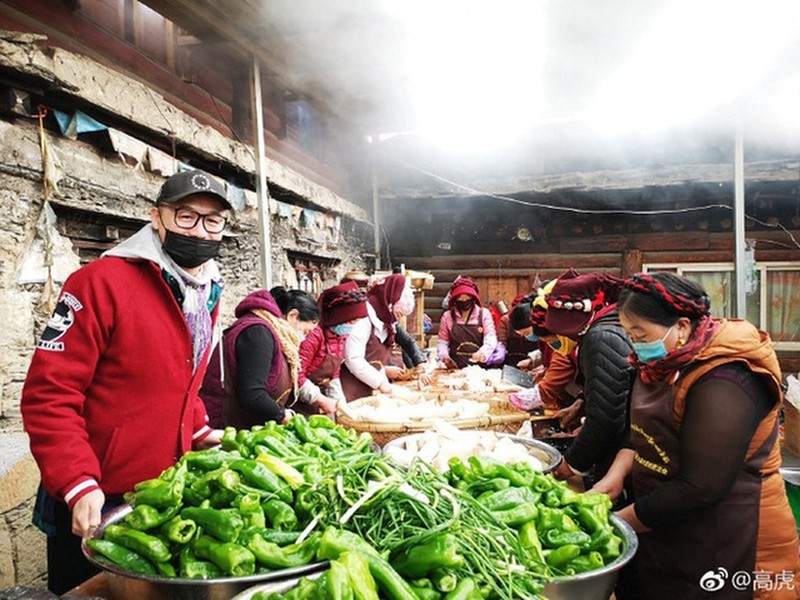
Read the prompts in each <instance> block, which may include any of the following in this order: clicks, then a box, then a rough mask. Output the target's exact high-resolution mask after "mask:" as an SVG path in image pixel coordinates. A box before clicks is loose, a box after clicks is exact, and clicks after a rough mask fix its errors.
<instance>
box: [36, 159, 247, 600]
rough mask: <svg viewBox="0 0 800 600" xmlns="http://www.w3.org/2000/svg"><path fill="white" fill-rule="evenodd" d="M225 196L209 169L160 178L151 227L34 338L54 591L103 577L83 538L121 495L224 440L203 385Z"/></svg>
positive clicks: (72, 292) (43, 505) (42, 499)
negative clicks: (212, 424)
mask: <svg viewBox="0 0 800 600" xmlns="http://www.w3.org/2000/svg"><path fill="white" fill-rule="evenodd" d="M230 209H231V205H230V203H229V202H228V200H227V198H226V191H225V187H224V186H223V185H222V184H220V183H219V182H217V181H215V180H214V179H212V178H211V177H209V176H208V175H206V174H205V173H203V172H201V171H188V172H182V173H178V174H176V175H173V176H172V177H170V178H169V179H167V180H166V181H165V182H164V185H163V186H162V187H161V190H160V192H159V195H158V198H157V200H156V205H155V206H154V207H153V208H152V209H151V214H150V218H151V222H150V223H149V224H147V225H146V226H145V227H143V228H142V229H141V230H140V231H139V232H137V233H136V234H134V235H133V236H131V237H130V238H129V239H128V240H126V241H124V242H122V243H121V244H119V245H118V246H117V247H116V248H114V249H112V250H110V251H108V252H106V253H105V254H104V255H103V257H102V258H100V259H99V260H97V261H94V262H92V263H90V264H88V265H86V266H84V267H82V268H81V269H79V270H77V271H76V272H75V273H73V274H72V275H71V276H70V277H69V278H68V279H67V281H66V282H65V283H64V287H63V289H62V290H61V295H60V296H59V300H58V306H57V307H56V309H55V311H54V313H53V316H52V317H51V318H50V321H49V322H48V324H47V327H46V328H45V330H44V332H43V334H42V336H41V338H40V339H39V341H38V343H37V348H36V351H35V352H34V355H33V360H32V361H31V365H30V369H29V371H28V375H27V378H26V380H25V385H24V388H23V391H22V401H21V409H22V418H23V423H24V426H25V430H26V431H27V432H28V435H29V436H30V446H31V452H32V453H33V456H34V458H35V459H36V462H37V464H38V466H39V470H40V471H41V476H42V485H41V486H40V490H39V494H38V496H37V503H36V508H35V509H34V522H35V523H36V524H37V525H38V526H39V528H40V529H42V530H43V531H44V532H45V533H47V535H48V540H47V558H48V588H49V589H50V590H51V591H52V592H54V593H57V594H63V593H64V592H66V591H68V590H69V589H71V588H72V587H74V586H75V585H77V584H79V583H80V582H82V581H84V580H85V579H87V578H88V577H90V576H91V575H93V574H94V573H95V572H96V569H94V567H93V566H92V565H91V564H90V563H89V562H88V561H86V559H85V558H84V557H83V555H82V554H81V550H80V541H81V538H83V537H87V536H89V535H90V534H91V533H92V531H93V530H94V529H95V528H96V527H97V525H98V524H99V523H100V520H101V515H102V513H103V511H104V510H108V509H109V508H111V507H113V506H116V505H119V504H121V503H122V494H123V493H124V492H126V491H129V490H131V489H132V488H133V486H134V484H136V483H137V482H139V481H142V480H145V479H149V478H153V477H157V476H158V475H159V473H160V472H161V471H162V470H164V469H166V468H167V467H169V466H170V465H172V464H174V463H175V461H177V459H178V458H179V457H180V456H181V454H183V453H184V452H186V451H188V450H189V449H191V448H192V447H195V448H204V447H209V446H212V445H215V444H217V443H219V439H220V436H221V432H220V431H218V430H217V431H215V430H212V429H211V428H209V427H208V425H207V423H206V421H207V417H206V411H205V407H204V406H203V402H202V401H201V400H200V399H199V397H198V388H199V387H200V384H201V382H202V381H203V374H204V372H205V366H206V362H207V356H208V353H209V349H210V346H211V343H210V342H211V338H212V332H213V329H214V324H215V322H216V318H217V313H218V300H219V295H220V292H221V291H222V278H221V277H220V273H219V270H218V268H217V265H216V263H215V262H214V260H213V259H214V257H215V256H216V254H217V250H218V248H219V244H220V241H221V240H222V232H223V230H224V228H225V225H226V221H227V218H228V211H229V210H230Z"/></svg>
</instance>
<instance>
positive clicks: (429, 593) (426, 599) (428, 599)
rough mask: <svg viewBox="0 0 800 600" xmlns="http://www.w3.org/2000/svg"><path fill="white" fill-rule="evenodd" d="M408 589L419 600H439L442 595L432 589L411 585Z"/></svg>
mask: <svg viewBox="0 0 800 600" xmlns="http://www.w3.org/2000/svg"><path fill="white" fill-rule="evenodd" d="M410 587H411V591H412V592H414V595H415V596H416V597H417V598H419V600H441V597H442V594H441V593H440V592H438V591H436V590H435V589H433V588H429V587H422V588H421V587H417V586H415V585H411V586H410Z"/></svg>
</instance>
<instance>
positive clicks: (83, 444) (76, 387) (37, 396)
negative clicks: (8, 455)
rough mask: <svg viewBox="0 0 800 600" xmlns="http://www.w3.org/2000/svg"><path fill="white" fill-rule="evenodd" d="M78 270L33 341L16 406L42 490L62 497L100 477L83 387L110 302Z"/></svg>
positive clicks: (88, 273)
mask: <svg viewBox="0 0 800 600" xmlns="http://www.w3.org/2000/svg"><path fill="white" fill-rule="evenodd" d="M92 266H93V265H88V266H86V267H84V268H82V269H79V270H78V271H77V272H75V273H74V274H73V275H72V276H70V277H69V278H68V279H67V281H66V282H65V284H64V288H63V290H62V292H61V295H60V296H59V300H58V304H57V306H56V309H55V311H54V313H53V315H52V316H51V318H50V320H49V321H48V324H47V328H46V329H45V331H44V332H43V334H42V337H41V338H40V339H39V341H38V342H37V348H36V350H35V352H34V354H33V359H32V361H31V365H30V368H29V370H28V375H27V377H26V379H25V384H24V386H23V389H22V398H21V403H20V408H21V411H22V418H23V423H24V426H25V430H26V432H27V433H28V436H29V437H30V446H31V453H32V454H33V456H34V458H35V459H36V462H37V464H38V466H39V470H40V472H41V476H42V482H43V484H44V487H45V489H47V491H48V492H50V493H51V494H52V495H54V496H55V497H56V498H59V499H64V497H65V495H67V494H68V493H69V492H70V491H72V489H73V488H74V487H75V486H78V485H81V484H82V483H83V482H86V481H87V480H90V479H92V480H96V481H101V472H100V464H99V461H98V460H97V457H96V456H95V453H94V452H93V450H92V447H91V445H90V443H89V434H88V432H87V430H86V424H85V421H84V419H83V413H84V404H85V401H86V390H87V389H88V388H89V386H90V384H91V382H92V379H93V377H94V373H95V369H96V367H97V364H98V360H99V357H100V356H101V354H102V353H103V351H104V349H105V348H106V345H107V344H108V341H109V339H110V337H111V334H112V331H113V328H112V326H111V323H112V320H113V314H112V313H113V307H112V306H111V305H108V306H102V305H101V303H102V300H101V299H102V298H106V297H107V296H108V295H107V293H106V292H105V291H103V290H101V289H99V288H100V287H102V286H104V285H106V284H107V282H105V280H104V279H103V278H102V277H96V276H93V275H92V272H93V269H92Z"/></svg>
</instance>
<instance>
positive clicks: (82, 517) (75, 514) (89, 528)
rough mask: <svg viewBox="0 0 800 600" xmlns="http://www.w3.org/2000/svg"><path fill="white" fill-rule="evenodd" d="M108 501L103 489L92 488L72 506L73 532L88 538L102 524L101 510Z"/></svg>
mask: <svg viewBox="0 0 800 600" xmlns="http://www.w3.org/2000/svg"><path fill="white" fill-rule="evenodd" d="M105 503H106V495H105V494H104V493H103V491H102V490H99V489H98V490H92V491H91V492H89V493H88V494H86V495H85V496H83V497H82V498H80V499H79V500H78V501H77V502H76V503H75V506H73V507H72V533H74V534H75V535H77V536H78V537H81V538H88V537H90V536H91V535H92V533H94V530H95V529H97V527H98V526H99V525H100V519H101V518H102V515H101V511H102V509H103V504H105Z"/></svg>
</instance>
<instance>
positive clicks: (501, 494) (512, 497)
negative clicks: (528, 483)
mask: <svg viewBox="0 0 800 600" xmlns="http://www.w3.org/2000/svg"><path fill="white" fill-rule="evenodd" d="M478 501H479V502H480V503H481V504H482V505H483V506H484V507H485V508H487V509H489V510H491V511H497V510H506V509H509V508H514V507H515V506H518V505H520V504H536V503H537V502H538V501H539V497H538V495H537V494H534V493H533V492H532V491H531V490H530V489H529V488H525V487H510V488H507V489H504V490H500V491H497V492H492V493H490V494H488V495H487V496H480V497H479V498H478Z"/></svg>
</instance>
